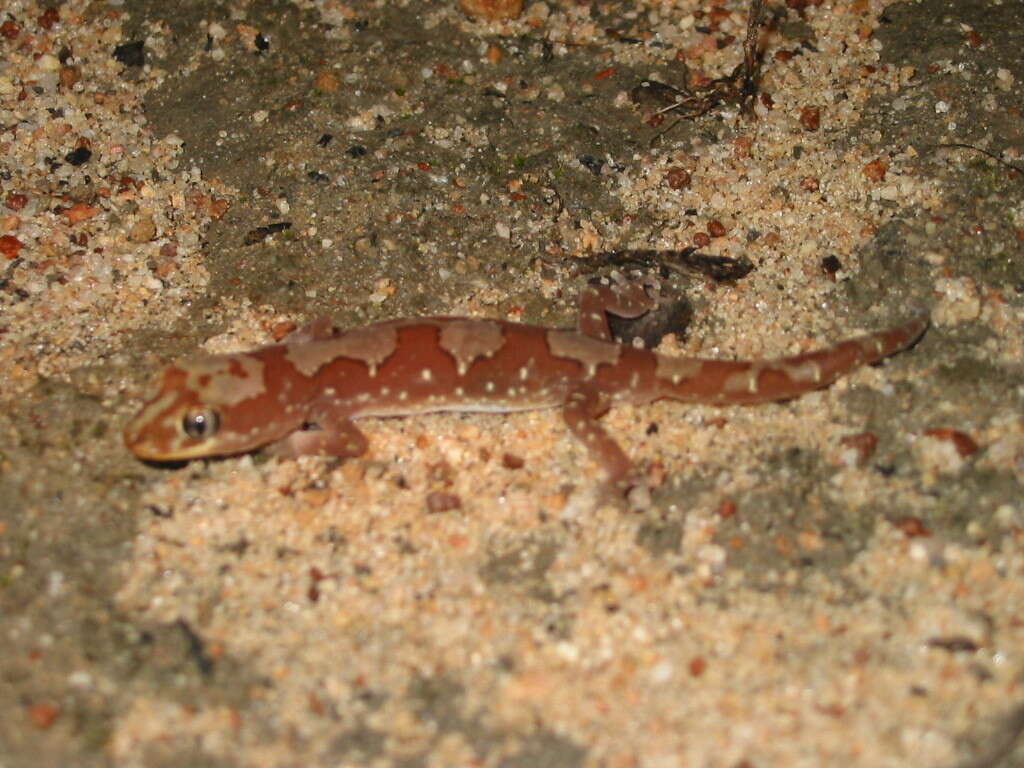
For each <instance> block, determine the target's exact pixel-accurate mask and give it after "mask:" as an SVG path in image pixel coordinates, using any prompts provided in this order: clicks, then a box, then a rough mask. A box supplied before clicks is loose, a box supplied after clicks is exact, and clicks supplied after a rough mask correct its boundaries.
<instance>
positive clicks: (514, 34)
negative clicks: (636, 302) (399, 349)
mask: <svg viewBox="0 0 1024 768" xmlns="http://www.w3.org/2000/svg"><path fill="white" fill-rule="evenodd" d="M790 6H791V7H790ZM169 8H170V4H167V3H158V2H152V3H147V2H130V1H128V2H116V3H115V2H112V0H106V1H104V0H93V1H92V2H84V0H68V1H67V2H65V3H62V4H59V5H49V4H43V3H35V2H23V1H21V0H9V1H8V2H6V3H5V4H4V9H3V14H2V19H0V49H2V50H3V60H2V63H0V272H2V274H0V380H2V381H3V384H4V386H3V388H2V391H0V397H2V400H3V408H2V413H0V434H2V435H3V438H4V440H3V443H2V446H0V587H2V589H0V617H2V620H0V631H2V632H3V639H4V643H5V653H4V654H3V656H2V660H0V714H2V717H0V766H2V768H8V767H10V768H14V767H15V766H29V765H31V766H47V765H53V766H57V765H60V766H67V765H80V766H92V765H119V766H136V765H138V766H172V765H173V766H220V765H225V766H228V765H246V766H257V765H258V766H299V765H302V766H508V767H516V768H518V767H524V768H525V767H526V766H551V767H558V768H562V767H563V766H565V767H568V766H652V767H655V766H657V767H659V768H660V767H661V766H665V767H668V766H727V767H731V768H741V767H743V768H748V767H754V766H756V767H757V768H761V767H763V766H819V765H839V764H842V765H846V766H850V767H851V768H852V767H853V766H936V767H946V766H998V765H1007V766H1009V765H1020V764H1024V751H1022V747H1021V746H1020V744H1019V735H1020V733H1021V731H1022V729H1024V695H1022V690H1021V680H1022V671H1024V619H1022V615H1024V614H1022V609H1024V502H1022V500H1021V499H1022V498H1024V494H1022V486H1024V416H1022V413H1024V385H1022V384H1021V382H1022V377H1021V373H1022V358H1024V323H1022V320H1024V172H1022V170H1021V169H1022V167H1024V158H1022V157H1021V154H1022V152H1024V135H1022V129H1021V126H1022V125H1024V119H1022V108H1024V99H1022V93H1024V85H1022V81H1024V59H1022V57H1021V56H1020V53H1019V51H1020V50H1021V49H1022V48H1024V39H1022V38H1024V5H1022V4H1021V2H1019V0H1014V1H1011V0H1003V2H999V3H972V2H942V1H941V0H925V1H924V2H920V3H914V4H909V3H908V4H901V3H897V4H894V5H890V6H888V7H886V6H885V5H884V4H883V3H881V2H875V0H854V1H853V2H846V1H845V0H843V1H842V2H834V3H829V2H827V1H826V2H824V3H822V4H820V5H818V4H814V3H806V4H805V3H803V2H792V3H789V4H788V5H787V6H783V5H772V6H769V23H768V25H767V29H766V31H765V33H764V39H763V47H764V51H765V55H764V64H763V70H762V79H761V83H760V94H759V96H758V98H757V101H756V106H755V110H754V116H753V118H747V117H744V116H742V115H740V114H738V111H737V110H736V109H734V108H731V107H726V108H724V109H720V110H716V111H715V112H714V113H712V114H709V115H706V116H704V117H702V118H700V119H698V120H695V121H684V122H681V123H679V124H678V125H673V123H674V121H675V116H674V115H673V114H671V113H668V114H666V115H664V116H662V117H663V118H664V119H663V120H660V119H658V118H654V119H651V118H650V115H645V114H644V113H643V111H642V110H638V109H637V108H636V107H635V106H634V105H633V104H632V103H631V100H630V98H629V93H630V91H631V90H632V89H633V88H634V87H635V86H636V85H637V84H638V83H640V82H641V81H642V80H644V79H649V78H654V79H657V80H659V81H663V82H667V83H674V84H677V85H680V84H682V83H684V82H686V78H687V77H688V74H689V76H691V77H695V78H698V79H699V78H701V77H704V78H708V77H717V76H720V75H723V74H726V73H728V72H729V71H730V70H731V69H732V67H733V66H735V64H736V63H737V62H738V60H739V58H740V54H741V49H740V41H741V40H742V37H743V33H744V26H745V21H746V10H747V9H746V7H745V6H744V5H743V4H742V3H735V2H713V3H705V4H701V3H698V2H695V1H694V0H680V1H679V2H650V3H648V2H643V3H637V4H628V3H601V4H586V3H563V4H558V3H536V4H533V5H528V6H527V7H526V8H525V10H524V11H523V12H522V13H521V14H520V15H519V17H518V18H516V19H514V20H512V21H485V20H471V19H469V18H467V17H466V16H465V15H464V14H463V13H462V12H461V11H460V10H459V9H458V8H457V7H456V6H454V5H450V4H447V3H439V2H438V3H388V2H383V1H381V2H377V3H360V2H353V3H347V4H346V3H342V2H335V0H318V1H317V2H312V1H310V0H305V1H302V2H299V1H296V2H293V3H285V2H276V3H271V2H259V1H254V2H245V1H244V0H239V2H234V3H231V4H224V3H213V2H191V3H188V2H186V3H180V4H174V9H173V11H171V10H169ZM261 228H264V229H261ZM692 244H698V245H701V246H702V247H703V248H704V250H705V251H706V252H707V253H709V254H718V255H727V256H732V257H744V258H748V259H749V260H750V261H751V263H752V264H753V265H754V269H753V271H752V272H751V273H750V274H749V275H748V276H747V277H745V278H743V279H742V280H740V281H738V282H736V283H735V284H731V285H723V284H718V283H715V282H714V281H711V280H708V279H705V278H694V277H689V278H687V277H677V278H675V279H674V280H672V281H670V282H671V283H672V284H671V285H667V286H666V288H667V290H668V291H669V292H675V293H676V294H677V295H679V296H681V297H685V298H686V299H687V300H688V301H689V303H690V304H691V306H692V310H693V311H692V320H691V322H690V323H689V325H688V327H686V328H680V329H678V332H677V333H676V334H674V335H673V336H670V337H668V338H667V339H666V340H665V341H664V342H663V345H662V349H663V350H664V351H667V352H672V353H674V354H680V355H702V356H709V357H724V358H761V357H774V356H779V355H782V354H792V353H797V352H801V351H808V350H811V349H814V348H817V347H820V346H822V345H825V344H827V343H829V342H832V341H837V340H840V339H842V338H844V337H847V336H850V335H854V334H856V333H859V332H863V331H866V330H871V329H876V328H881V327H884V326H885V325H887V324H890V323H893V322H896V321H898V320H900V319H902V318H904V317H906V316H907V315H908V314H909V313H910V312H911V311H913V310H914V309H915V308H918V307H925V308H928V309H929V310H930V311H931V317H932V327H931V328H930V329H929V331H928V332H927V334H926V335H925V337H924V339H923V340H922V341H921V342H920V343H919V344H918V345H917V346H916V347H914V348H913V349H911V350H909V351H907V352H905V353H903V354H900V355H898V356H896V357H895V358H893V359H892V360H890V361H888V362H886V363H885V364H884V365H881V366H878V367H873V368H869V369H864V370H860V371H857V372H855V373H854V374H852V375H850V376H848V377H846V378H844V379H842V380H841V381H840V382H838V383H837V384H836V385H835V386H833V387H831V388H830V389H828V390H825V391H821V392H816V393H813V394H811V395H807V396H805V397H802V398H799V399H797V400H795V401H793V402H790V403H785V404H780V405H770V406H760V407H756V408H746V409H744V408H720V409H716V408H712V407H709V406H695V407H682V406H679V405H674V404H671V403H659V404H655V405H652V406H648V407H642V408H641V407H624V408H619V409H616V410H614V411H613V412H612V413H610V414H609V415H608V416H607V417H606V418H605V423H606V424H607V426H608V428H609V430H610V431H611V432H612V433H613V434H614V435H615V436H616V438H617V439H618V440H619V441H620V442H621V443H622V445H623V446H624V448H625V449H626V450H627V451H628V453H629V454H630V455H631V456H632V457H634V459H635V460H636V461H637V463H638V465H639V466H640V467H642V468H643V470H644V472H645V473H646V476H647V477H648V479H649V481H650V483H651V486H652V503H651V505H650V507H649V508H647V509H642V510H624V509H621V508H613V507H610V506H603V505H601V504H600V503H599V501H600V497H599V495H598V494H597V493H596V488H597V487H598V481H599V474H598V473H597V470H596V467H594V466H593V465H592V464H591V463H590V462H589V461H588V460H587V457H586V454H585V452H584V451H583V450H582V449H581V448H580V447H579V446H578V445H577V444H575V443H574V442H573V441H572V440H571V438H570V437H569V436H568V434H567V432H566V429H565V428H564V426H563V425H562V424H561V423H560V420H559V419H558V418H557V415H556V414H552V413H550V412H543V411H541V412H527V413H521V414H515V415H509V416H500V415H443V414H440V415H432V416H427V417H421V418H411V419H395V420H376V421H366V422H364V423H363V428H364V430H365V431H366V433H367V435H368V436H369V439H370V446H371V447H370V452H369V453H368V455H367V456H365V457H363V458H361V459H358V460H354V461H349V462H345V463H341V464H340V463H339V462H336V461H331V460H325V459H316V458H304V459H301V460H288V461H285V460H279V459H276V458H268V457H266V456H262V455H259V454H257V455H254V456H243V457H236V458H231V459H225V460H218V461H209V462H202V461H198V462H192V463H191V464H188V465H187V466H175V467H157V466H150V465H146V464H143V463H141V462H139V461H137V460H135V459H134V458H133V457H132V456H131V455H130V454H128V452H127V451H126V450H125V448H124V447H123V445H122V443H121V439H120V430H121V428H122V426H123V425H124V423H125V421H126V420H127V419H128V418H129V417H130V416H131V415H132V414H133V413H134V412H135V411H136V410H137V409H138V407H139V405H140V403H141V400H142V398H143V396H144V394H145V392H146V389H147V384H148V382H149V381H150V380H151V378H152V377H153V376H154V375H155V374H156V372H157V371H158V370H159V369H160V367H161V366H162V365H164V364H166V363H168V362H170V361H171V360H173V359H174V358H175V357H177V356H178V355H181V354H186V353H189V352H192V351H194V350H196V349H199V348H201V349H205V350H208V351H225V350H241V349H246V348H249V347H252V346H254V345H258V344H261V343H266V342H269V341H271V340H273V339H274V338H277V337H279V336H280V335H281V333H282V332H283V330H284V329H287V328H288V327H291V326H292V325H293V324H295V325H301V324H302V323H304V322H307V321H309V320H311V319H313V318H316V317H319V316H325V315H326V316H330V317H333V318H334V319H335V320H337V321H338V322H339V323H341V324H343V325H346V326H353V325H360V324H363V323H366V322H372V321H375V320H380V319H386V318H392V317H400V316H408V315H416V314H459V315H473V316H489V317H501V318H505V319H512V320H524V321H529V322H534V323H542V324H546V325H553V326H567V325H571V324H572V323H573V309H574V305H575V298H576V295H577V292H578V288H579V285H580V284H581V282H582V280H584V279H586V277H587V275H586V274H581V269H580V264H581V260H580V257H586V256H591V255H593V254H594V253H598V252H600V251H602V250H609V249H621V248H658V249H666V248H679V247H685V246H688V245H692Z"/></svg>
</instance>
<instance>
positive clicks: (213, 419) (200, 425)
mask: <svg viewBox="0 0 1024 768" xmlns="http://www.w3.org/2000/svg"><path fill="white" fill-rule="evenodd" d="M181 428H182V429H183V430H184V431H185V434H186V435H188V436H189V437H193V438H196V439H202V438H207V437H213V436H214V435H215V434H217V430H218V429H219V428H220V416H218V415H217V412H216V411H209V410H199V411H189V412H188V413H186V414H185V417H184V418H183V419H182V420H181Z"/></svg>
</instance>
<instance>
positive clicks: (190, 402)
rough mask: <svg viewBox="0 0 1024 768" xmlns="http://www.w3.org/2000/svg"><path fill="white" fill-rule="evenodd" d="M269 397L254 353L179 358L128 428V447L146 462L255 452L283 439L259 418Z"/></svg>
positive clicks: (126, 435) (125, 433)
mask: <svg viewBox="0 0 1024 768" xmlns="http://www.w3.org/2000/svg"><path fill="white" fill-rule="evenodd" d="M265 395H266V387H265V385H264V380H263V363H262V361H260V360H259V359H258V358H256V357H254V356H252V355H213V356H202V357H192V358H188V359H185V360H181V361H179V362H177V363H175V364H174V365H172V366H170V367H168V368H166V369H165V370H164V371H163V373H162V374H160V376H159V378H158V380H157V386H156V393H155V394H154V395H153V396H152V397H150V398H149V399H148V400H147V401H146V404H145V405H144V406H143V407H142V410H141V411H139V413H138V414H137V415H136V416H135V418H134V419H132V420H131V421H130V422H129V423H128V426H127V427H125V430H124V442H125V445H126V446H128V449H129V450H130V451H131V452H132V453H134V454H135V455H136V456H138V457H139V458H140V459H145V460H148V461H183V460H187V459H196V458H203V457H207V456H225V455H229V454H233V453H242V452H244V451H248V450H252V449H254V448H257V447H259V446H260V445H263V444H265V443H267V442H270V441H271V440H274V439H276V438H277V437H278V436H279V435H278V434H277V431H273V430H275V428H276V425H272V424H268V423H267V420H266V419H265V418H261V412H262V411H263V408H262V406H263V403H261V402H260V401H261V400H262V399H263V398H264V396H265ZM278 431H279V430H278Z"/></svg>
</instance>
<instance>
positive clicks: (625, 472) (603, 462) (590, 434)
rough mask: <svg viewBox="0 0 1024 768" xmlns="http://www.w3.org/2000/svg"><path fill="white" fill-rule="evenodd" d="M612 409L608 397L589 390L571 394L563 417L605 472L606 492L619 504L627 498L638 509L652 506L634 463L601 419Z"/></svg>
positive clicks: (580, 390) (566, 402)
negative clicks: (602, 424)
mask: <svg viewBox="0 0 1024 768" xmlns="http://www.w3.org/2000/svg"><path fill="white" fill-rule="evenodd" d="M608 408H609V403H608V401H607V399H606V398H604V397H602V396H601V395H599V394H598V393H596V392H594V391H592V390H588V389H576V390H574V391H572V392H570V393H569V396H568V397H567V398H566V400H565V404H564V405H563V406H562V418H563V419H564V420H565V424H566V426H567V427H569V431H570V432H572V434H573V435H574V436H575V437H576V439H577V440H579V441H580V442H581V443H582V444H583V445H584V447H585V448H586V449H587V453H588V454H589V455H590V458H591V459H593V460H594V461H595V462H596V463H597V465H598V466H599V467H601V469H602V470H604V472H605V476H606V479H605V490H606V492H607V494H608V496H609V497H610V498H611V499H612V500H614V501H617V502H619V503H621V501H622V500H623V497H625V498H626V499H627V501H628V502H629V503H630V505H632V506H634V507H640V508H643V507H647V506H649V505H650V494H649V493H648V491H647V487H646V484H645V483H644V482H643V480H642V478H640V476H639V475H637V474H636V472H635V471H634V468H633V462H632V461H630V459H629V457H628V456H627V455H626V453H625V451H623V450H622V448H621V447H620V446H619V444H618V443H617V442H616V441H615V438H613V437H612V436H611V435H609V434H608V431H607V430H606V429H605V428H604V427H603V426H601V423H600V422H599V421H598V419H599V418H600V417H601V416H603V415H604V414H605V412H606V411H607V410H608Z"/></svg>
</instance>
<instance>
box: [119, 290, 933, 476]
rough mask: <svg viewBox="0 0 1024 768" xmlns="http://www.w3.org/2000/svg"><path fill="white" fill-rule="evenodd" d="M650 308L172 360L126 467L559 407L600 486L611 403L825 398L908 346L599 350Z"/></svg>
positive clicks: (589, 309) (328, 332)
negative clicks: (670, 353)
mask: <svg viewBox="0 0 1024 768" xmlns="http://www.w3.org/2000/svg"><path fill="white" fill-rule="evenodd" d="M653 305H654V300H653V299H652V298H651V297H650V296H649V295H648V294H647V292H646V290H645V288H644V286H643V285H641V284H637V283H630V284H626V285H622V286H617V287H611V286H604V285H596V286H589V287H588V288H587V289H586V290H585V292H584V294H583V297H582V299H581V306H580V316H579V323H578V329H577V330H555V329H549V328H543V327H538V326H531V325H521V324H517V323H510V322H505V321H501V320H486V319H467V318H455V317H433V318H420V319H408V320H393V321H389V322H384V323H379V324H376V325H371V326H367V327H365V328H357V329H353V330H338V329H336V328H334V327H333V326H331V325H330V324H329V323H327V322H324V321H317V322H314V323H312V324H311V325H309V326H307V327H306V328H303V329H301V330H299V331H297V332H296V333H295V334H293V335H292V336H291V337H289V338H288V339H286V340H285V341H284V342H283V343H281V344H274V345H271V346H266V347H262V348H260V349H256V350H253V351H251V352H244V353H238V354H230V355H203V356H196V357H191V358H187V359H185V360H182V361H179V362H177V363H175V364H173V365H171V366H170V367H168V368H167V369H165V371H164V372H163V374H162V375H161V377H160V379H159V384H158V387H157V392H156V394H155V396H153V397H152V398H151V399H150V400H149V401H148V402H147V403H146V404H145V406H144V407H143V409H142V411H141V412H140V413H139V414H138V415H137V416H136V417H135V418H134V419H133V420H132V422H131V423H130V424H129V425H128V427H127V428H126V429H125V432H124V439H125V443H126V444H127V446H128V447H129V449H131V450H132V451H133V452H134V453H135V454H136V455H137V456H138V457H140V458H142V459H146V460H152V461H180V460H186V459H194V458H201V457H208V456H222V455H231V454H238V453H244V452H247V451H252V450H255V449H257V448H261V447H264V446H271V447H273V448H274V449H275V450H276V451H278V452H280V453H283V454H285V455H292V456H294V455H302V454H310V453H321V454H329V455H336V456H339V457H352V456H359V455H361V454H362V453H364V452H365V450H366V448H367V442H366V438H365V437H364V436H363V434H362V432H361V431H360V430H359V428H358V427H357V426H356V425H355V423H354V420H356V419H360V418H365V417H374V416H378V417H379V416H410V415H415V414H419V413H429V412H435V411H483V412H487V411H490V412H498V413H508V412H513V411H521V410H529V409H536V408H556V407H557V408H560V409H561V412H562V417H563V419H564V421H565V423H566V425H567V426H568V428H569V429H570V431H571V432H572V433H573V434H574V435H575V436H576V437H577V438H578V439H579V440H580V441H581V442H582V443H583V444H584V446H586V448H587V450H588V451H589V453H590V455H591V457H592V458H593V459H595V460H596V461H597V463H598V464H599V465H600V466H601V467H603V469H604V470H605V472H606V474H607V475H608V478H609V480H610V481H612V482H613V483H615V484H617V485H619V486H621V487H623V488H628V487H629V486H630V485H631V484H632V483H633V481H634V479H635V478H634V476H633V472H632V466H631V463H630V461H629V459H628V457H627V456H626V454H625V453H624V452H623V451H622V449H621V448H620V447H619V446H618V444H617V443H616V442H615V441H614V439H613V438H612V437H611V436H610V435H609V434H608V433H607V432H606V431H605V430H604V428H603V427H602V426H601V424H600V422H599V421H598V419H599V418H600V416H601V415H603V414H604V413H605V412H606V411H607V410H608V409H609V408H610V407H612V406H613V405H616V404H619V403H648V402H652V401H654V400H660V399H663V398H667V399H671V400H678V401H682V402H690V403H707V404H720V405H730V404H753V403H762V402H770V401H777V400H786V399H790V398H793V397H796V396H797V395H800V394H802V393H805V392H809V391H812V390H815V389H820V388H822V387H826V386H828V385H829V384H831V383H832V382H833V381H835V380H836V379H837V378H839V377H840V376H842V375H843V374H845V373H847V372H848V371H850V370H852V369H853V368H856V367H858V366H860V365H864V364H868V363H873V362H875V361H878V360H881V359H882V358H885V357H888V356H890V355H892V354H894V353H896V352H898V351H900V350H902V349H904V348H906V347H908V346H909V345H911V344H913V343H914V342H915V341H916V340H917V339H918V338H919V337H920V336H921V335H922V334H923V333H924V331H925V329H926V328H927V325H928V321H927V318H926V316H925V315H923V314H919V315H917V316H915V317H913V318H912V319H910V320H908V321H907V322H905V323H903V324H901V325H898V326H895V327H892V328H889V329H888V330H884V331H880V332H877V333H872V334H869V335H866V336H861V337H858V338H855V339H851V340H848V341H845V342H842V343H840V344H837V345H835V346H832V347H828V348H825V349H822V350H819V351H816V352H810V353H807V354H802V355H796V356H793V357H787V358H780V359H777V360H771V361H728V360H711V359H699V358H674V357H667V356H664V355H660V354H657V353H655V352H652V351H649V350H645V349H638V348H635V347H632V346H629V345H625V344H620V343H617V342H615V341H613V340H612V337H611V333H610V330H609V326H608V314H614V315H619V316H622V317H638V316H640V315H641V314H643V313H644V312H646V311H648V310H650V309H651V308H652V307H653Z"/></svg>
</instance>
